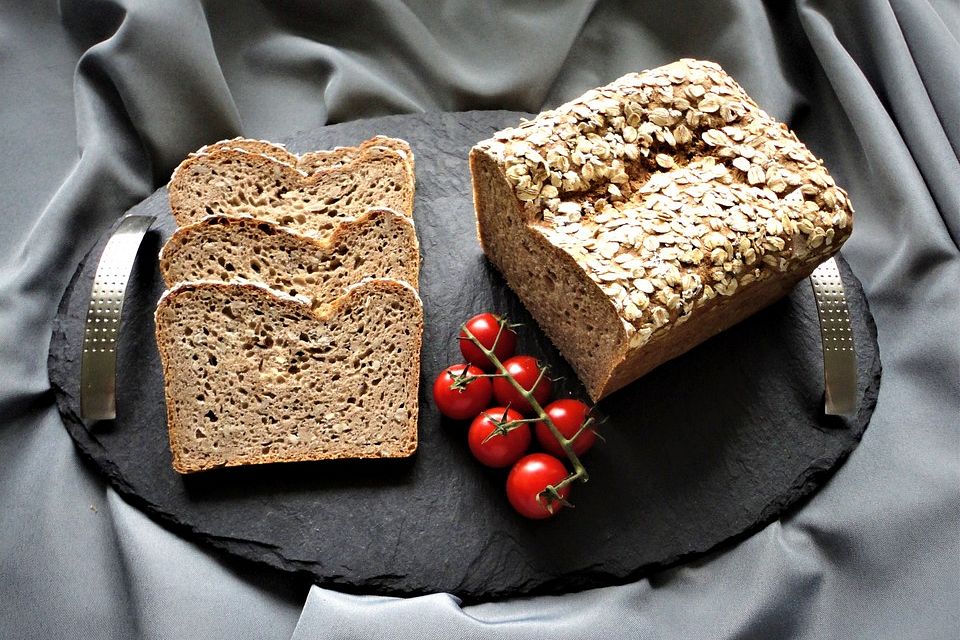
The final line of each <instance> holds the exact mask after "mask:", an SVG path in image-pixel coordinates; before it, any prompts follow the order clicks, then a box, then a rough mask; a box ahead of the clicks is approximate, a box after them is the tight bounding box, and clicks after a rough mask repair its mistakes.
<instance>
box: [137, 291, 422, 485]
mask: <svg viewBox="0 0 960 640" xmlns="http://www.w3.org/2000/svg"><path fill="white" fill-rule="evenodd" d="M156 331H157V345H158V347H159V350H160V356H161V362H162V365H163V373H164V379H165V381H166V384H165V394H166V402H167V411H168V419H167V424H168V428H169V435H170V446H171V451H172V454H173V466H174V468H175V469H176V470H177V471H178V472H180V473H191V472H196V471H204V470H208V469H213V468H217V467H224V466H236V465H248V464H261V463H268V462H289V461H303V460H326V459H337V458H395V457H405V456H409V455H410V454H412V453H413V451H414V450H415V449H416V446H417V415H418V406H417V387H418V380H419V369H420V366H419V363H420V343H421V335H422V331H423V311H422V305H421V303H420V300H419V298H418V297H417V294H416V292H415V291H414V290H413V288H412V287H410V286H409V285H407V284H405V283H401V282H399V281H395V280H382V279H381V280H369V281H366V282H363V283H360V284H357V285H354V286H353V287H351V288H350V289H349V290H348V291H347V293H346V294H345V295H344V296H342V297H340V298H338V299H337V300H335V301H334V302H333V303H332V305H330V306H329V307H327V308H325V309H324V310H323V311H322V312H319V311H317V310H315V309H313V308H312V307H311V305H310V304H309V302H308V301H306V300H303V299H300V298H293V297H291V296H287V295H285V294H282V293H279V292H277V291H275V290H272V289H269V288H267V287H264V286H262V285H255V284H250V283H223V282H188V283H182V284H179V285H177V286H176V287H174V288H173V289H172V290H170V291H168V292H167V293H166V294H165V295H164V297H163V298H162V299H161V300H160V302H159V304H158V305H157V311H156Z"/></svg>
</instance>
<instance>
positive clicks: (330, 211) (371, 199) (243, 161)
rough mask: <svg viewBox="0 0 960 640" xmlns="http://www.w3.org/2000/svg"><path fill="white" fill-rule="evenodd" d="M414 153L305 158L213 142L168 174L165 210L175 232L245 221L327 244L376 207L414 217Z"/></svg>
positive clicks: (379, 149) (358, 150)
mask: <svg viewBox="0 0 960 640" xmlns="http://www.w3.org/2000/svg"><path fill="white" fill-rule="evenodd" d="M414 180H415V179H414V169H413V153H412V151H410V147H409V145H407V143H406V142H404V141H402V140H398V139H395V138H384V137H380V136H378V137H374V138H371V139H370V140H367V141H365V142H364V143H363V144H361V145H359V146H358V147H341V148H339V149H334V150H331V151H322V152H313V153H308V154H304V155H303V156H302V157H299V156H296V155H295V154H292V153H290V152H288V151H287V150H286V149H284V148H283V147H281V146H279V145H275V144H272V143H268V142H265V141H259V140H248V139H237V140H226V141H222V142H218V143H216V144H213V145H208V146H206V147H204V148H202V149H201V150H200V151H198V152H197V153H194V154H191V155H190V156H189V157H188V158H187V159H186V160H184V161H183V162H182V163H181V164H180V166H178V167H177V168H176V170H175V171H174V172H173V176H172V177H171V178H170V184H169V185H168V190H169V197H170V208H171V210H172V211H173V216H174V218H175V220H176V222H177V225H178V226H185V225H188V224H194V223H197V222H199V221H200V220H202V219H203V218H204V217H206V216H214V215H226V216H233V217H236V216H247V217H254V218H258V219H261V220H267V221H269V222H272V223H274V224H278V225H282V226H286V227H290V228H292V229H294V230H296V231H297V232H299V233H302V234H305V235H309V236H313V237H317V238H321V239H326V238H328V237H329V236H330V235H331V234H332V233H333V232H334V230H335V228H336V227H337V225H338V224H340V223H341V222H344V221H348V220H353V219H356V218H358V217H359V216H361V215H362V214H363V213H364V212H365V211H367V210H368V209H371V208H376V207H387V208H391V209H394V210H396V211H398V212H400V213H402V214H404V215H406V216H411V215H412V213H413V198H414V191H415V182H414Z"/></svg>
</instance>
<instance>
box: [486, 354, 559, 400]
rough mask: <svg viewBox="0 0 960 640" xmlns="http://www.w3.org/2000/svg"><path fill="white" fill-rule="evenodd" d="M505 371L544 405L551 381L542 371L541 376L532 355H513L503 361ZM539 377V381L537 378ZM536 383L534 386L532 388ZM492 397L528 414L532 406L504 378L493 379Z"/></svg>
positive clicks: (549, 391)
mask: <svg viewBox="0 0 960 640" xmlns="http://www.w3.org/2000/svg"><path fill="white" fill-rule="evenodd" d="M503 366H504V367H505V368H506V370H507V373H509V374H510V375H511V376H513V378H514V379H515V380H516V381H517V382H519V383H520V386H521V387H523V388H524V389H525V390H527V391H531V392H532V393H533V397H534V398H535V399H536V401H537V402H538V403H539V404H540V406H541V407H542V406H544V405H545V404H546V403H547V401H548V400H550V393H551V392H552V391H553V383H551V382H550V378H549V377H548V376H547V375H546V374H545V373H544V374H543V376H542V377H541V375H540V372H541V367H540V363H539V362H537V359H536V358H534V357H532V356H513V357H512V358H510V359H509V360H507V361H506V362H504V363H503ZM538 379H539V382H537V380H538ZM534 385H536V388H534ZM493 397H494V398H496V399H497V404H501V405H503V406H505V407H506V406H509V407H510V408H511V409H516V410H517V411H519V412H520V413H526V414H530V413H532V411H533V408H532V407H531V406H530V403H529V402H527V401H526V399H525V398H524V397H523V396H521V395H520V394H519V393H517V390H516V389H515V388H514V387H513V385H512V384H510V381H509V380H507V379H506V378H494V379H493Z"/></svg>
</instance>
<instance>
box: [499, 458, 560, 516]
mask: <svg viewBox="0 0 960 640" xmlns="http://www.w3.org/2000/svg"><path fill="white" fill-rule="evenodd" d="M566 477H567V469H566V467H564V466H563V463H562V462H560V461H559V460H557V459H556V458H554V457H553V456H551V455H549V454H546V453H531V454H530V455H528V456H524V457H522V458H520V460H519V461H518V462H517V464H515V465H513V468H512V469H511V470H510V475H509V476H507V499H508V500H509V501H510V504H511V505H512V506H513V508H514V509H516V511H517V513H519V514H520V515H522V516H525V517H527V518H532V519H534V520H540V519H543V518H549V517H550V516H552V515H553V514H555V513H556V512H557V511H559V510H560V508H561V507H563V503H561V502H558V501H557V500H556V499H554V500H553V501H552V502H551V501H549V500H548V499H547V497H546V495H544V496H542V497H541V495H540V493H541V492H542V491H543V490H544V489H546V488H547V485H556V484H558V483H559V482H560V481H561V480H563V479H564V478H566ZM569 493H570V485H567V486H566V487H564V488H563V489H560V491H559V494H560V497H561V498H566V497H567V495H568V494H569ZM548 503H550V504H551V508H552V511H553V512H552V513H551V511H550V510H548V509H547V504H548Z"/></svg>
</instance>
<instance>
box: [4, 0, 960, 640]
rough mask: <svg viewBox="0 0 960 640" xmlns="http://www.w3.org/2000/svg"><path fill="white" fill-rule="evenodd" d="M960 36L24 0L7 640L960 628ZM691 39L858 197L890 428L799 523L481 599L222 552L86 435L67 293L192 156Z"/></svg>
mask: <svg viewBox="0 0 960 640" xmlns="http://www.w3.org/2000/svg"><path fill="white" fill-rule="evenodd" d="M361 17H362V19H361ZM958 34H960V7H958V4H957V2H956V1H955V0H952V1H940V2H933V1H929V2H928V1H926V0H914V1H910V0H869V1H867V0H864V1H860V2H842V1H840V0H837V1H830V0H820V1H814V0H804V1H800V0H798V1H797V2H775V1H773V0H771V1H769V2H766V3H761V2H751V1H748V0H739V1H735V0H727V1H722V2H721V1H717V0H699V1H698V0H663V1H659V2H619V3H618V2H607V3H591V2H579V1H563V2H552V3H549V5H548V4H547V3H539V2H509V1H504V2H499V3H489V2H476V1H474V0H456V1H450V2H444V3H431V2H426V1H420V2H411V3H407V4H405V5H404V4H399V3H393V2H387V1H363V2H349V1H341V2H326V3H310V2H306V1H304V0H286V1H284V2H275V3H274V2H268V3H256V2H249V1H243V2H226V1H223V2H209V3H205V4H204V5H202V6H201V5H198V4H196V3H194V2H189V1H187V0H171V1H168V2H156V1H153V0H109V1H108V0H62V1H61V2H60V4H59V5H57V4H56V3H54V2H51V1H50V0H45V1H43V2H28V1H26V0H23V1H21V2H16V1H13V0H2V2H0V140H2V142H3V153H2V154H0V636H2V637H4V638H44V639H48V638H133V637H143V638H203V639H205V640H211V639H214V638H290V637H293V638H297V639H298V640H299V639H307V638H372V637H377V638H410V637H427V638H495V637H496V638H500V637H503V638H518V639H519V638H541V637H543V638H547V637H550V638H561V639H562V638H571V639H572V638H617V637H642V638H753V637H757V638H773V637H798V638H956V637H958V635H960V613H958V610H960V559H958V558H960V526H958V525H960V495H958V494H960V432H958V430H960V340H958V329H960V326H958V325H960V302H958V293H957V291H958V282H960V256H958V247H957V245H958V237H960V163H958V159H957V156H958V148H960V44H958V37H960V35H958ZM681 56H696V57H704V58H709V59H713V60H716V61H717V62H720V63H721V64H722V65H723V66H724V67H725V68H726V69H727V70H728V71H729V72H731V73H732V74H733V75H734V76H735V77H736V78H737V79H738V80H739V81H740V82H741V84H743V85H744V86H745V87H746V89H747V91H748V92H749V93H750V94H751V95H752V96H753V97H754V98H755V99H757V100H758V102H759V103H760V104H761V105H763V106H764V107H765V108H766V109H767V110H768V111H770V112H772V113H773V114H775V115H777V116H778V117H780V118H782V119H785V120H786V121H787V122H789V123H790V124H791V125H792V126H793V127H794V128H796V129H797V131H798V132H799V134H800V136H801V138H803V139H804V140H806V141H807V142H808V144H809V145H810V146H811V147H812V148H813V149H814V151H815V152H816V153H817V154H819V155H821V156H822V157H824V158H825V159H826V162H827V165H828V166H829V168H830V169H831V171H832V172H833V173H834V175H835V176H836V178H837V180H838V181H839V183H840V184H841V185H843V186H845V187H846V188H847V189H848V191H849V192H850V195H851V198H852V200H853V203H854V205H855V207H856V209H857V216H858V217H857V220H856V231H855V233H854V235H853V237H852V238H851V240H850V241H849V242H848V243H847V245H846V247H845V250H844V251H845V255H846V256H847V259H848V260H849V261H850V263H851V264H852V266H853V268H854V270H855V271H856V272H857V273H858V274H859V276H860V278H861V279H862V280H863V282H864V284H865V286H866V290H867V293H868V295H869V297H870V302H871V304H872V307H873V311H874V314H875V316H876V319H877V324H878V326H879V333H880V346H881V350H882V355H883V361H884V367H885V375H884V381H883V387H882V390H881V394H880V400H879V404H878V407H877V411H876V414H875V415H874V419H873V422H872V425H871V427H870V428H869V429H868V431H867V434H866V437H865V439H864V441H863V443H862V445H861V446H860V447H859V448H858V449H857V450H856V451H855V452H854V454H853V456H852V457H851V458H850V459H849V461H848V462H847V464H846V465H845V466H844V467H843V468H842V469H841V470H840V471H839V473H838V474H837V475H836V476H835V477H834V478H833V479H832V480H831V481H830V482H829V484H828V485H827V486H826V487H825V488H824V489H823V490H822V491H821V492H820V493H819V494H818V495H816V496H815V497H814V498H813V499H812V500H811V501H810V502H809V503H808V504H806V505H804V506H803V508H801V509H800V510H799V511H798V512H796V513H795V514H793V515H791V516H790V517H788V518H786V519H784V520H782V521H779V522H775V523H773V524H771V525H770V526H768V527H766V528H765V529H764V530H763V531H761V532H760V533H758V534H756V535H754V536H753V537H751V538H750V539H748V540H746V541H744V542H742V543H740V544H739V545H737V546H736V547H734V548H730V549H727V550H724V551H722V552H720V553H717V554H714V555H713V556H711V557H709V558H706V559H703V560H700V561H697V562H694V563H691V564H688V565H686V566H683V567H681V568H677V569H673V570H669V571H664V572H661V573H659V574H657V575H655V576H653V577H652V578H651V579H649V580H643V581H641V582H638V583H636V584H632V585H628V586H623V587H616V588H608V589H599V590H595V591H590V592H586V593H580V594H572V595H568V596H565V597H562V598H538V599H532V600H518V601H511V602H503V603H491V604H485V605H478V606H472V607H466V608H464V607H460V606H459V604H458V602H457V600H456V599H455V598H454V597H452V596H450V595H447V594H436V595H434V596H430V597H424V598H417V599H411V600H396V599H387V598H381V597H376V596H368V597H357V596H345V595H342V594H337V593H333V592H330V591H325V590H321V589H317V588H312V589H311V588H310V587H309V585H308V584H305V583H304V582H303V581H301V580H297V579H295V578H288V577H285V576H282V575H279V574H276V573H273V572H269V571H265V570H262V569H259V568H257V567H251V566H249V565H246V564H242V563H236V562H232V561H229V560H224V559H222V558H220V557H218V556H213V555H211V554H210V553H208V552H206V551H205V550H204V549H201V548H198V547H197V546H195V545H193V544H191V543H189V542H186V541H184V540H182V539H180V538H178V537H177V536H174V535H172V534H170V533H168V532H167V531H165V530H164V529H162V528H160V527H158V526H157V525H155V524H154V523H152V522H151V521H150V520H149V519H147V518H146V517H145V516H143V515H142V514H141V513H139V512H138V511H136V510H135V509H133V508H131V507H130V506H129V505H127V504H126V503H124V502H123V500H121V499H119V498H118V497H117V495H116V494H115V493H114V492H113V491H111V490H110V489H109V488H107V487H106V486H105V485H104V483H103V481H102V480H101V479H100V478H99V477H98V476H97V475H96V474H95V473H93V472H92V470H91V469H90V468H89V467H88V466H87V465H86V464H85V463H84V462H83V461H82V460H81V459H80V457H79V455H78V453H77V452H76V451H75V450H74V448H73V446H72V444H71V441H70V439H69V437H68V436H67V434H66V432H65V431H64V429H63V427H62V426H61V424H60V420H59V418H58V415H57V412H56V409H55V408H54V404H53V399H52V395H51V392H50V388H49V384H48V382H47V376H46V368H45V358H46V350H47V344H48V340H49V335H50V320H51V317H52V315H53V313H54V311H55V309H56V303H57V300H58V298H59V296H60V293H61V292H62V290H63V288H64V286H65V285H66V283H67V281H68V279H69V278H70V275H71V273H72V272H73V269H74V266H75V264H76V262H77V261H78V259H79V258H80V256H81V255H82V254H83V252H84V251H85V250H86V248H87V247H89V246H90V245H91V244H92V243H93V241H94V239H95V238H96V237H97V236H98V235H99V234H100V233H101V232H102V231H103V230H104V229H106V228H107V227H109V225H110V224H111V222H112V221H114V220H115V219H116V218H117V217H118V216H119V215H121V214H122V212H123V211H124V210H125V209H127V208H128V207H129V206H131V205H133V204H134V203H136V202H137V201H139V200H140V199H142V198H144V197H145V196H147V195H148V194H149V193H151V192H152V191H153V190H154V189H155V188H157V187H158V186H160V185H161V184H162V183H163V182H165V181H166V179H167V177H168V176H169V173H170V171H171V170H172V168H173V167H174V166H175V165H176V163H177V162H178V161H179V160H180V159H181V158H182V157H183V156H184V155H185V154H186V153H187V152H188V151H190V150H192V149H195V148H196V147H198V146H200V145H201V144H203V143H205V142H209V141H212V140H216V139H219V138H223V137H227V136H233V135H237V134H244V135H248V136H256V137H264V138H280V137H283V136H285V135H287V134H289V133H291V132H294V131H297V130H301V129H308V128H312V127H317V126H320V125H322V124H325V123H330V122H339V121H343V120H349V119H354V118H361V117H367V116H374V115H382V114H388V113H402V112H411V111H421V110H461V109H474V108H488V107H489V108H506V109H516V110H526V111H539V110H540V109H541V108H543V107H549V106H553V105H556V104H558V103H559V102H561V101H564V100H566V99H569V98H571V97H574V96H576V95H578V94H579V93H580V92H582V91H583V90H585V89H588V88H590V87H592V86H595V85H598V84H601V83H604V82H606V81H609V80H611V79H613V78H615V77H617V76H618V75H620V74H622V73H625V72H628V71H633V70H639V69H643V68H649V67H653V66H657V65H659V64H663V63H666V62H669V61H671V60H673V59H675V58H678V57H681ZM585 543H588V542H586V541H585Z"/></svg>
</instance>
